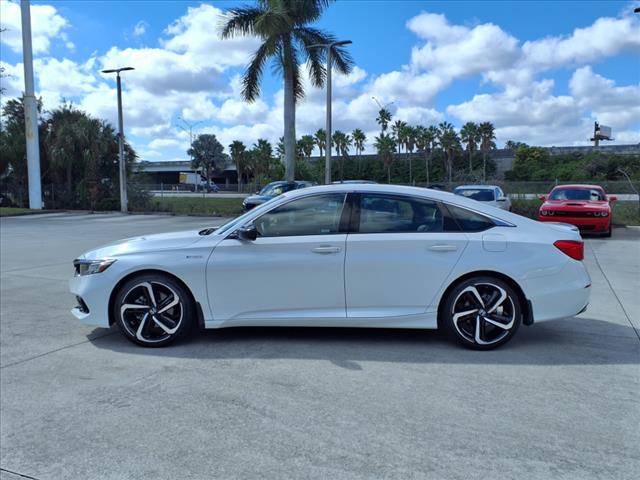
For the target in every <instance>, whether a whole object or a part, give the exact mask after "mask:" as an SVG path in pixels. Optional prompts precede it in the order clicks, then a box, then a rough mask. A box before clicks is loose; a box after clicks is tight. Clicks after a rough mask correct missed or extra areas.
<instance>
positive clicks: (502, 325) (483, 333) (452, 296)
mask: <svg viewBox="0 0 640 480" xmlns="http://www.w3.org/2000/svg"><path fill="white" fill-rule="evenodd" d="M521 322H522V306H521V305H520V299H519V297H518V295H517V294H516V292H515V291H514V290H513V288H511V286H509V285H508V284H507V283H506V282H504V281H502V280H500V279H497V278H493V277H474V278H470V279H467V280H465V281H463V282H461V283H460V284H458V285H456V287H455V288H454V289H453V290H451V292H450V293H449V295H448V296H447V298H446V300H445V306H444V309H443V310H442V318H441V325H442V326H443V327H444V329H445V330H446V331H447V333H448V334H449V335H450V336H451V337H453V338H455V339H456V340H457V341H458V342H460V343H462V344H463V345H464V346H466V347H469V348H473V349H476V350H490V349H492V348H496V347H498V346H500V345H503V344H505V343H506V342H508V341H509V340H510V339H511V338H512V337H513V336H514V335H515V333H516V331H517V330H518V328H519V327H520V323H521Z"/></svg>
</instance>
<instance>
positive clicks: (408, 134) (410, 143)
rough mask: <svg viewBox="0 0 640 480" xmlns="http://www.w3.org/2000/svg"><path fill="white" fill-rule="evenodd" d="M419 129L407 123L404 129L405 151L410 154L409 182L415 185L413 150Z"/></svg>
mask: <svg viewBox="0 0 640 480" xmlns="http://www.w3.org/2000/svg"><path fill="white" fill-rule="evenodd" d="M417 135H418V133H417V130H416V129H415V128H414V127H412V126H409V125H407V126H406V127H405V129H404V151H405V153H408V154H409V183H410V184H411V185H413V151H414V150H415V148H416V141H417Z"/></svg>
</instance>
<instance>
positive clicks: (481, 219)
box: [446, 205, 495, 232]
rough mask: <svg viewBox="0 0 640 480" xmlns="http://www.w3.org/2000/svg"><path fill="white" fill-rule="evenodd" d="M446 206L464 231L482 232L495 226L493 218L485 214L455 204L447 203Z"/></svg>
mask: <svg viewBox="0 0 640 480" xmlns="http://www.w3.org/2000/svg"><path fill="white" fill-rule="evenodd" d="M446 207H447V210H449V213H450V214H451V216H452V217H453V219H454V220H455V221H456V223H457V224H458V225H459V226H460V230H462V231H463V232H482V231H483V230H488V229H490V228H492V227H495V223H493V220H491V219H490V218H488V217H485V216H484V215H481V214H479V213H476V212H472V211H471V210H467V209H466V208H460V207H456V206H454V205H447V206H446Z"/></svg>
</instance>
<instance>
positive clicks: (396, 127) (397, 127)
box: [391, 120, 407, 153]
mask: <svg viewBox="0 0 640 480" xmlns="http://www.w3.org/2000/svg"><path fill="white" fill-rule="evenodd" d="M406 128H407V122H403V121H402V120H396V121H395V122H394V123H393V125H392V126H391V132H392V133H393V138H394V139H395V141H396V146H397V148H398V150H397V151H398V153H402V146H403V145H404V141H405V137H406Z"/></svg>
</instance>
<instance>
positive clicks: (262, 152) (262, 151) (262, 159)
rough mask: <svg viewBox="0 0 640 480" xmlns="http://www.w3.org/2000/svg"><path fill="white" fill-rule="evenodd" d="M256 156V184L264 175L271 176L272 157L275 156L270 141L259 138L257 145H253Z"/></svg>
mask: <svg viewBox="0 0 640 480" xmlns="http://www.w3.org/2000/svg"><path fill="white" fill-rule="evenodd" d="M253 155H254V161H255V166H254V172H255V174H254V178H255V179H256V183H258V180H259V179H260V180H261V178H259V177H262V175H269V166H270V164H271V157H272V156H273V147H272V146H271V143H270V142H269V141H268V140H265V139H264V138H259V139H258V141H257V142H256V143H254V144H253Z"/></svg>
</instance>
